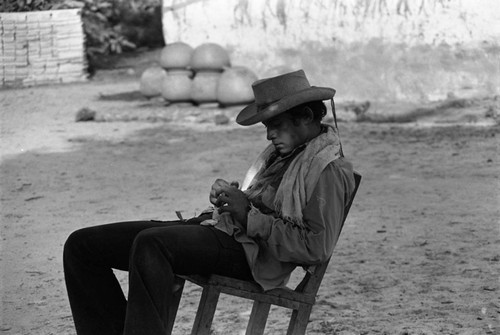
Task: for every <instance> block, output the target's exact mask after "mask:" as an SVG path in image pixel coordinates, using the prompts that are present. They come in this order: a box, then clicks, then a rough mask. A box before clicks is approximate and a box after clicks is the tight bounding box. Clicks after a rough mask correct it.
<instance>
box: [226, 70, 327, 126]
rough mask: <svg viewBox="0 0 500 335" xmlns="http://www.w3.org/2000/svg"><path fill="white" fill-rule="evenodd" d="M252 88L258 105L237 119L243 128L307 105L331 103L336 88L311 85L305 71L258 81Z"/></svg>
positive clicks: (246, 108) (242, 112) (249, 106)
mask: <svg viewBox="0 0 500 335" xmlns="http://www.w3.org/2000/svg"><path fill="white" fill-rule="evenodd" d="M252 89H253V93H254V96H255V102H254V103H252V104H250V105H248V106H246V107H245V108H244V109H243V110H242V111H241V112H240V113H239V114H238V116H237V117H236V122H237V123H238V124H240V125H242V126H250V125H253V124H256V123H258V122H262V121H265V120H268V119H270V118H272V117H274V116H276V115H278V114H281V113H283V112H286V111H287V110H289V109H291V108H293V107H296V106H298V105H301V104H303V103H306V102H311V101H323V100H329V99H332V98H333V96H334V95H335V90H334V89H333V88H329V87H316V86H311V85H310V84H309V81H308V80H307V77H306V74H305V73H304V71H303V70H298V71H295V72H290V73H286V74H282V75H279V76H277V77H272V78H266V79H261V80H257V81H256V82H254V83H253V84H252Z"/></svg>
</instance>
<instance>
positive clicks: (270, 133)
mask: <svg viewBox="0 0 500 335" xmlns="http://www.w3.org/2000/svg"><path fill="white" fill-rule="evenodd" d="M266 131H267V140H268V141H271V140H272V139H274V138H276V132H275V131H274V130H273V129H272V128H271V127H267V128H266Z"/></svg>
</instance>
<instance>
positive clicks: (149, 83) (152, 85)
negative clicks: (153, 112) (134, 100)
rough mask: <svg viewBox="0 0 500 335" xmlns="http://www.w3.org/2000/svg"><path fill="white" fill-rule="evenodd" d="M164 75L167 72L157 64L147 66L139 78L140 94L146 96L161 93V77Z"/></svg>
mask: <svg viewBox="0 0 500 335" xmlns="http://www.w3.org/2000/svg"><path fill="white" fill-rule="evenodd" d="M166 76H167V72H166V71H165V70H164V69H162V68H161V67H159V66H153V67H150V68H147V69H146V70H145V71H144V72H143V73H142V74H141V79H140V86H139V90H140V91H141V93H142V95H144V96H146V97H148V98H150V97H155V96H158V95H161V87H162V83H163V79H164V78H165V77H166Z"/></svg>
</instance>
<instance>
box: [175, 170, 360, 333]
mask: <svg viewBox="0 0 500 335" xmlns="http://www.w3.org/2000/svg"><path fill="white" fill-rule="evenodd" d="M354 177H355V182H356V186H355V189H354V193H353V195H352V197H351V199H350V201H349V203H348V204H347V207H346V212H345V215H344V221H343V222H342V226H343V225H344V222H345V219H346V218H347V214H348V212H349V209H350V207H351V205H352V202H353V200H354V196H355V195H356V192H357V190H358V187H359V184H360V182H361V175H360V174H358V173H357V172H355V173H354ZM341 229H342V228H341ZM328 263H329V260H328V261H326V262H324V263H322V264H319V265H316V266H310V267H309V268H308V269H307V271H306V274H305V276H304V278H303V279H302V281H301V282H300V283H299V284H298V285H297V287H296V288H295V289H294V290H292V289H290V288H278V289H273V290H270V291H267V292H264V291H263V290H262V288H261V287H260V286H259V285H258V284H257V283H255V282H250V281H244V280H239V279H234V278H229V277H224V276H219V275H215V274H214V275H210V276H209V277H204V276H199V275H191V276H177V284H178V289H177V290H176V291H175V292H174V301H173V304H172V307H171V313H170V319H171V320H170V321H171V322H169V324H170V331H171V330H172V328H173V324H174V320H175V316H176V314H177V309H178V306H179V302H180V299H181V297H182V290H183V287H184V283H185V281H186V280H188V281H190V282H192V283H194V284H197V285H199V286H201V287H202V288H203V291H202V295H201V299H200V303H199V305H198V311H197V313H196V317H195V321H194V325H193V328H192V331H191V335H208V334H210V327H211V325H212V320H213V318H214V314H215V310H216V308H217V302H218V300H219V295H220V294H221V293H225V294H229V295H233V296H237V297H241V298H246V299H251V300H253V301H254V303H253V307H252V312H251V314H250V320H249V322H248V325H247V329H246V334H247V335H258V334H260V335H261V334H263V333H264V328H265V327H266V321H267V317H268V315H269V309H270V308H271V305H277V306H281V307H285V308H290V309H292V310H293V312H292V316H291V319H290V323H289V325H288V331H287V335H299V334H300V335H302V334H305V331H306V328H307V324H308V322H309V316H310V314H311V310H312V307H313V305H314V304H315V302H316V294H317V292H318V289H319V287H320V284H321V281H322V279H323V276H324V274H325V272H326V269H327V267H328Z"/></svg>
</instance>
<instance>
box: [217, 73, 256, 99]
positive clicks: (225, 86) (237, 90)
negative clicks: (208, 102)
mask: <svg viewBox="0 0 500 335" xmlns="http://www.w3.org/2000/svg"><path fill="white" fill-rule="evenodd" d="M257 79H258V78H257V75H256V74H255V73H253V72H252V71H251V70H250V69H248V68H247V67H244V66H237V67H232V68H227V69H226V70H224V72H222V74H221V76H220V79H219V85H218V86H217V101H219V103H220V104H221V105H224V106H230V105H243V104H249V103H251V102H253V101H254V99H255V98H254V95H253V90H252V84H253V83H254V82H255V81H256V80H257Z"/></svg>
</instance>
